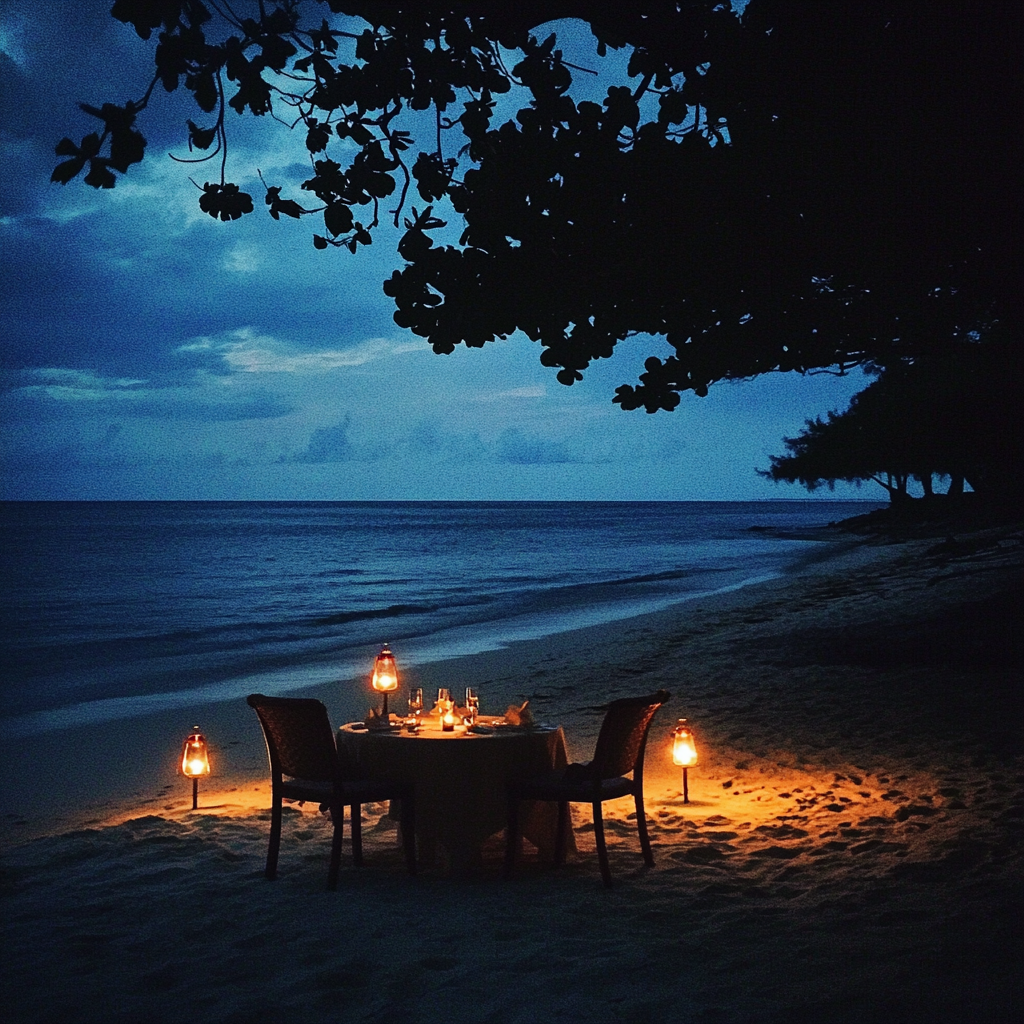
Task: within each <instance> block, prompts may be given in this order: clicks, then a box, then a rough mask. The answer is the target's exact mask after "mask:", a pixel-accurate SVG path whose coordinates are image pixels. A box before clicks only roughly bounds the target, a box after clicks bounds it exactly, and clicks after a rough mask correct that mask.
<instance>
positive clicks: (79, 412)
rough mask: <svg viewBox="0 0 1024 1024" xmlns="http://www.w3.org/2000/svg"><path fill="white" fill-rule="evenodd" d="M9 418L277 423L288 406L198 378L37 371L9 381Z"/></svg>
mask: <svg viewBox="0 0 1024 1024" xmlns="http://www.w3.org/2000/svg"><path fill="white" fill-rule="evenodd" d="M8 379H9V380H12V381H13V382H14V386H13V387H7V388H5V390H6V405H7V407H8V414H7V416H8V418H12V417H16V418H17V417H21V418H24V417H26V416H27V417H29V418H32V417H34V416H35V417H40V416H41V417H42V418H47V419H48V418H51V417H53V416H54V415H58V416H59V415H63V416H78V417H83V416H84V417H109V416H123V417H136V418H142V419H157V420H168V421H181V420H199V421H202V422H226V421H231V420H252V419H277V418H279V417H282V416H286V415H288V413H290V412H291V411H292V408H293V406H292V404H291V403H290V402H288V401H286V400H283V399H281V398H279V397H277V396H274V395H269V394H265V393H262V392H258V391H257V392H231V391H226V390H225V388H224V387H223V386H221V385H219V384H217V383H216V382H215V381H211V380H210V379H209V378H208V377H206V376H205V375H203V374H196V375H195V376H194V377H193V378H192V379H191V380H190V381H187V382H186V383H184V384H182V383H178V382H174V383H169V382H168V383H161V382H153V381H150V380H145V379H139V378H132V377H104V376H102V375H101V374H99V373H96V372H94V371H92V370H79V369H73V368H67V367H38V368H35V369H31V370H24V371H21V372H20V373H17V374H12V375H9V377H8Z"/></svg>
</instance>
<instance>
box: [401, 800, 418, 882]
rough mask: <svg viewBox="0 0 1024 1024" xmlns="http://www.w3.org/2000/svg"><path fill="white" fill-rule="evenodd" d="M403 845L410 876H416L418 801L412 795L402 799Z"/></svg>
mask: <svg viewBox="0 0 1024 1024" xmlns="http://www.w3.org/2000/svg"><path fill="white" fill-rule="evenodd" d="M402 845H403V846H404V847H405V864H406V867H407V868H408V869H409V874H410V875H415V874H416V800H415V798H414V797H413V795H412V793H407V794H406V795H405V796H404V797H403V798H402Z"/></svg>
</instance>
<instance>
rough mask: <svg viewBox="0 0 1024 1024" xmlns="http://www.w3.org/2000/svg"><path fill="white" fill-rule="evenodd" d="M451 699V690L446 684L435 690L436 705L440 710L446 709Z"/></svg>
mask: <svg viewBox="0 0 1024 1024" xmlns="http://www.w3.org/2000/svg"><path fill="white" fill-rule="evenodd" d="M451 699H452V692H451V690H449V689H448V687H447V686H442V687H441V688H440V689H439V690H438V691H437V706H438V707H439V708H440V709H441V711H442V712H444V711H447V710H448V703H449V701H450V700H451Z"/></svg>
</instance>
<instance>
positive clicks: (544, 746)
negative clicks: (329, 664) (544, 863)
mask: <svg viewBox="0 0 1024 1024" xmlns="http://www.w3.org/2000/svg"><path fill="white" fill-rule="evenodd" d="M477 723H478V724H477V726H476V727H475V728H474V729H467V728H466V727H465V726H463V725H459V726H456V729H455V730H454V731H451V732H445V731H443V730H442V728H441V723H440V721H439V719H438V718H437V717H436V716H431V715H427V716H424V718H423V721H422V723H421V725H420V727H419V728H418V729H417V730H416V731H415V732H413V731H410V730H408V729H407V728H404V727H403V728H383V729H381V728H376V729H374V728H367V727H366V726H365V725H364V724H363V723H361V722H352V723H350V724H348V725H343V726H341V728H340V729H338V734H337V735H338V752H339V755H340V756H341V758H342V760H343V761H345V762H348V764H349V765H350V766H351V767H352V769H353V770H354V771H356V772H358V773H359V774H360V775H362V776H364V777H366V778H375V779H388V780H390V781H394V782H400V783H404V784H406V785H412V786H413V787H414V792H415V794H416V840H417V847H418V856H419V858H420V861H421V863H423V864H425V865H427V866H429V865H431V864H433V863H435V862H436V860H437V853H438V850H437V848H438V845H440V846H441V847H443V849H444V852H445V853H446V854H447V860H448V866H449V868H450V869H451V870H452V871H454V872H460V871H466V870H472V869H474V868H476V867H477V866H479V864H480V863H481V850H482V847H483V844H484V842H485V841H486V840H487V839H488V838H489V837H491V836H493V835H494V834H495V833H496V832H499V831H502V830H503V829H504V828H505V824H506V819H507V813H508V797H507V793H508V787H509V783H511V782H516V781H520V780H522V779H527V778H534V777H537V776H540V775H544V774H546V773H549V772H552V771H555V770H557V769H560V768H564V767H565V765H566V762H567V757H566V746H565V734H564V733H563V732H562V730H561V728H559V727H546V726H532V727H528V728H525V727H515V726H509V725H505V724H504V723H503V721H502V720H501V719H496V718H491V717H487V716H481V717H480V718H478V719H477ZM391 813H392V816H393V817H397V809H396V808H392V811H391ZM519 821H520V827H521V830H522V835H523V837H524V838H526V839H528V840H529V841H530V842H531V843H533V844H534V845H535V846H536V847H537V849H538V851H539V853H540V856H541V857H542V858H543V859H547V860H552V859H553V858H554V851H555V838H556V831H557V827H558V808H557V805H556V804H553V803H545V802H534V801H524V802H523V803H522V804H521V805H520V811H519ZM566 849H567V852H572V851H574V850H575V843H574V841H573V835H572V831H571V829H570V830H569V835H568V837H567V845H566Z"/></svg>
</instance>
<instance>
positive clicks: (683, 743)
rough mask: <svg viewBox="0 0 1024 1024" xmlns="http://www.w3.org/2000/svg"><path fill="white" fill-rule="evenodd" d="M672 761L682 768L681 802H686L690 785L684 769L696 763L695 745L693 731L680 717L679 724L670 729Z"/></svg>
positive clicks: (688, 799)
mask: <svg viewBox="0 0 1024 1024" xmlns="http://www.w3.org/2000/svg"><path fill="white" fill-rule="evenodd" d="M672 763H673V764H677V765H680V766H681V767H682V769H683V803H684V804H688V803H689V802H690V787H689V780H688V779H687V777H686V770H687V768H690V767H692V766H693V765H695V764H696V763H697V747H696V745H695V744H694V742H693V732H692V731H691V730H690V727H689V725H687V723H686V719H685V718H680V719H679V724H678V725H677V726H676V727H675V728H674V729H673V730H672Z"/></svg>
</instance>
